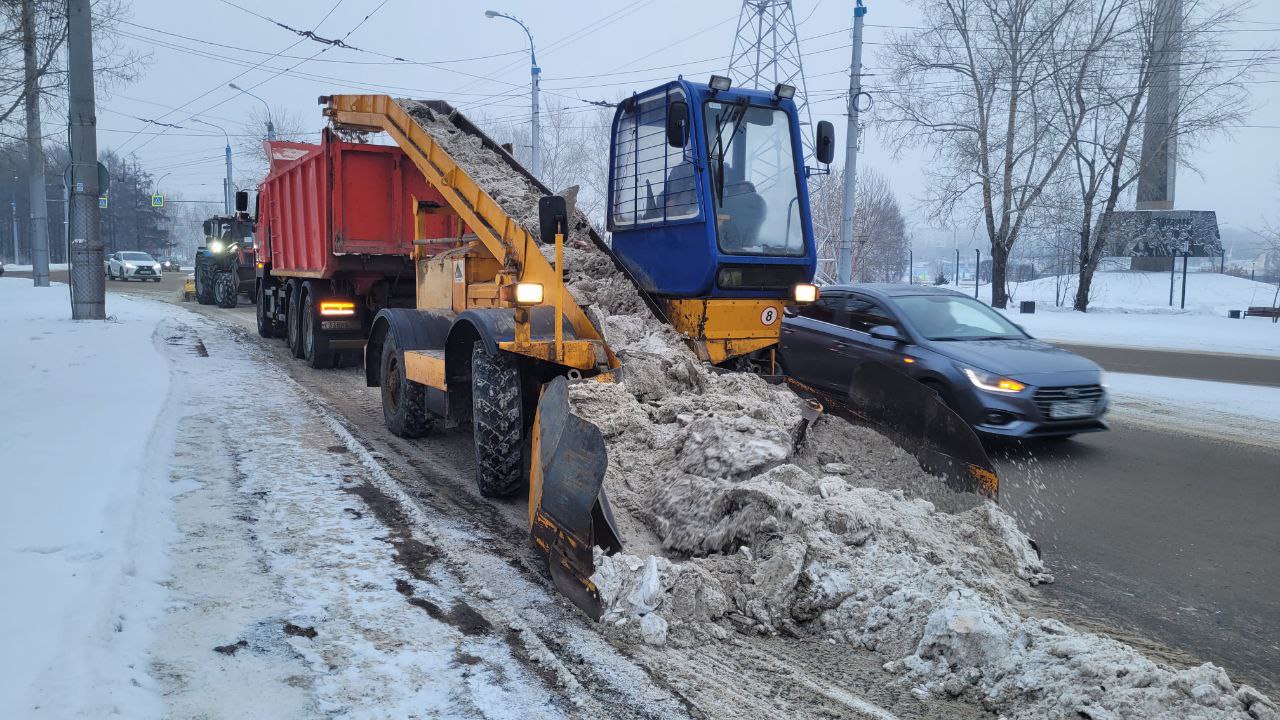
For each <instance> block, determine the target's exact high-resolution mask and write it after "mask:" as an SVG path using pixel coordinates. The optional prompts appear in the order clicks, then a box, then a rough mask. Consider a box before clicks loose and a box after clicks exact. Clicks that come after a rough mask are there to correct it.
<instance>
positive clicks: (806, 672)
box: [0, 286, 1267, 720]
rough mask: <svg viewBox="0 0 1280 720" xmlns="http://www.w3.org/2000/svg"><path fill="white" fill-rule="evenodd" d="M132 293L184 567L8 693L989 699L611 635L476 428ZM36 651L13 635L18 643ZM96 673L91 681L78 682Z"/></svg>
mask: <svg viewBox="0 0 1280 720" xmlns="http://www.w3.org/2000/svg"><path fill="white" fill-rule="evenodd" d="M139 287H141V286H139ZM129 290H130V291H134V292H141V290H137V289H135V288H132V287H130V288H129ZM111 297H112V298H113V299H112V300H110V301H109V302H110V303H111V305H109V307H111V308H112V312H116V309H117V308H131V309H133V310H137V311H139V312H146V311H154V312H161V313H163V314H164V315H165V318H164V319H159V320H157V319H156V318H155V317H152V321H153V322H158V323H160V327H161V332H159V333H157V334H156V336H155V337H156V339H157V342H155V343H153V344H154V347H155V353H156V356H157V358H158V359H159V360H160V361H161V362H162V364H164V365H167V366H168V368H169V374H170V378H171V379H170V387H169V388H168V390H167V393H168V394H167V398H168V401H167V402H165V403H164V404H163V408H162V409H158V410H156V412H162V413H167V414H168V415H167V416H166V418H167V419H166V420H165V423H166V424H170V425H171V426H172V432H171V435H170V436H169V437H167V439H166V438H165V437H161V438H159V439H158V440H153V441H152V444H151V445H149V446H148V447H147V448H139V449H138V450H137V451H136V452H137V453H138V454H139V455H140V456H143V457H145V456H148V454H154V453H169V454H171V456H172V457H173V462H172V464H171V466H170V467H167V468H166V471H165V473H164V474H162V475H156V476H144V478H145V477H151V480H150V482H152V483H153V484H156V485H157V486H158V487H160V488H166V486H167V489H165V490H164V492H163V493H162V494H160V495H159V499H160V500H161V501H163V502H168V503H169V505H170V509H169V511H168V513H167V514H166V513H160V515H159V516H160V518H161V523H160V525H158V526H155V527H152V528H151V531H152V532H151V533H150V534H147V535H143V536H142V537H148V538H153V539H154V538H159V539H160V540H161V541H162V544H163V543H167V544H168V546H169V554H168V563H169V564H168V565H167V566H166V567H167V570H166V569H165V568H160V569H158V570H157V569H150V568H142V569H140V570H135V571H134V572H135V573H137V574H139V575H140V576H141V579H140V580H138V581H133V582H135V584H137V583H143V584H145V583H147V582H151V583H154V582H155V578H157V577H161V576H166V575H165V573H166V572H167V578H168V579H167V580H166V581H165V584H164V586H163V588H164V590H163V592H158V593H157V592H152V594H151V595H146V594H145V593H144V594H143V595H142V596H139V597H136V598H131V600H130V602H131V603H132V604H131V605H128V606H127V608H125V612H123V613H121V612H120V608H118V607H117V605H118V604H119V602H118V600H116V599H115V597H116V593H113V592H106V593H101V592H91V593H88V594H87V595H86V599H88V600H92V601H93V602H88V603H82V605H91V606H94V607H95V608H96V609H98V610H99V612H97V613H96V614H90V613H87V614H85V615H86V617H87V618H88V619H87V620H86V625H87V626H89V627H90V629H92V630H93V633H92V634H91V635H90V636H89V637H90V640H92V641H93V642H95V643H96V644H95V645H93V646H92V647H94V648H95V651H96V652H97V653H98V656H97V657H96V659H97V661H98V662H96V663H93V664H86V663H81V664H80V665H79V667H84V668H95V667H101V666H105V667H116V668H121V669H122V670H121V672H120V673H118V674H116V675H110V676H100V677H95V676H93V673H84V674H81V675H67V674H59V673H58V672H56V670H54V668H56V667H58V663H59V662H68V661H69V660H72V659H73V658H72V655H73V654H74V653H75V652H76V651H77V650H80V649H82V648H83V639H81V638H79V637H76V636H74V634H73V635H71V636H67V637H57V636H56V633H55V634H54V635H52V636H50V637H49V638H48V641H49V642H50V647H51V654H50V655H49V656H48V658H47V659H46V660H45V666H44V668H45V669H42V668H41V667H34V668H33V670H34V671H35V677H36V679H37V680H38V682H33V683H32V684H31V685H30V688H29V689H28V690H27V691H26V692H22V693H17V694H14V695H12V696H10V694H8V693H7V692H6V693H0V698H3V701H0V716H3V717H11V716H12V717H27V716H34V717H42V716H48V717H68V716H75V715H77V714H79V715H82V716H97V715H101V714H104V712H108V711H112V710H115V711H119V712H121V713H123V714H124V715H126V716H129V717H146V716H156V715H164V714H167V715H174V716H189V715H195V714H199V713H200V712H201V711H205V712H207V711H208V709H209V708H210V707H214V708H217V712H216V713H215V716H217V717H266V716H270V717H315V716H331V717H348V716H353V717H415V716H422V717H450V716H456V717H507V716H515V715H519V716H521V717H526V716H527V717H559V716H594V717H610V718H614V717H616V718H631V717H635V718H640V717H645V718H667V717H672V718H675V717H688V716H704V717H717V718H719V717H725V718H746V717H760V716H776V717H850V718H864V717H865V718H877V719H878V720H883V719H884V718H902V719H903V720H908V719H914V718H933V717H948V718H957V719H959V720H963V719H965V718H978V717H989V716H988V715H986V714H985V713H984V712H983V711H982V710H981V709H980V708H978V707H975V706H973V705H967V704H963V703H960V702H956V701H950V700H947V699H945V698H939V697H936V696H927V697H925V698H924V699H920V698H918V697H916V696H915V695H913V694H912V693H911V692H908V690H909V688H904V687H902V686H901V685H895V684H894V683H892V682H890V680H891V676H890V675H889V674H887V673H886V672H885V671H884V670H883V669H882V668H881V665H882V663H883V662H884V661H885V660H886V658H885V657H883V656H880V655H877V654H875V653H868V652H862V651H852V650H851V649H850V648H848V647H846V646H833V645H830V644H828V643H827V642H824V641H822V640H821V639H816V638H788V637H770V636H754V635H751V634H749V633H741V634H732V635H731V636H730V638H729V639H728V640H727V641H726V642H723V643H712V644H698V645H696V646H687V647H686V646H673V645H668V646H665V647H649V646H643V645H635V646H618V645H614V644H611V643H610V642H609V641H606V640H605V639H604V638H603V637H602V635H601V634H600V633H599V631H598V629H597V627H595V626H594V625H593V624H592V623H590V622H589V621H587V620H586V619H585V618H584V617H583V616H582V615H581V614H580V613H579V612H578V611H577V610H576V609H574V608H573V607H572V606H570V605H569V604H568V603H567V602H566V601H565V600H564V599H563V598H561V597H559V596H558V595H557V594H556V593H555V592H554V590H552V589H551V587H550V584H549V582H548V581H547V579H546V577H545V575H544V571H543V569H542V565H541V561H540V559H539V558H537V557H536V556H535V555H534V554H533V552H532V550H531V548H530V547H529V545H528V543H527V539H526V532H527V530H526V529H525V527H524V524H525V518H524V512H525V508H524V506H523V504H522V503H521V502H508V503H494V502H491V501H488V500H484V499H481V498H479V497H478V496H477V494H476V492H475V489H474V486H473V483H472V482H471V472H470V467H471V466H470V463H471V459H470V455H471V452H470V445H469V442H468V439H467V438H465V437H463V436H461V435H458V434H452V433H441V434H438V435H435V436H432V437H430V438H428V439H426V440H423V441H415V442H410V441H405V440H402V439H400V438H396V437H394V436H391V435H389V434H388V433H387V432H386V431H385V429H384V428H383V426H382V421H381V412H380V406H379V400H378V396H377V394H376V391H374V390H370V389H368V388H365V387H363V382H362V379H361V376H360V373H359V372H358V371H356V370H353V369H347V370H339V371H313V370H310V369H308V368H306V367H304V366H303V365H301V364H300V363H297V362H296V361H293V360H292V359H290V358H289V357H288V356H287V353H286V351H285V349H284V347H283V345H282V344H280V343H279V342H278V341H262V340H260V339H259V338H257V337H256V335H254V334H253V333H252V329H251V328H252V326H253V315H252V308H249V307H242V308H240V309H237V310H234V311H222V310H217V309H213V308H202V307H199V306H191V305H184V306H182V307H183V308H189V309H191V310H195V311H197V314H193V313H190V312H186V311H185V310H177V309H174V308H173V307H172V306H164V305H160V304H159V303H153V302H148V301H124V300H121V299H119V296H117V295H113V296H111ZM127 315H128V313H122V314H121V317H127ZM37 322H41V321H40V320H39V319H37ZM46 322H47V321H46ZM266 389H269V392H264V390H266ZM31 391H32V392H36V393H38V392H49V391H50V390H49V388H48V387H47V386H45V387H43V390H42V389H41V386H36V387H34V388H33V389H32V390H31ZM101 423H102V424H103V426H105V427H110V420H109V419H103V420H102V421H101ZM268 428H269V429H271V430H272V432H267V431H266V429H268ZM278 430H279V431H282V432H277V431H278ZM227 438H234V439H235V442H218V440H225V439H227ZM157 442H158V443H160V444H159V445H156V444H155V443H157ZM165 443H169V444H168V445H167V446H166V445H165ZM166 447H167V448H168V449H167V450H166ZM68 462H72V461H70V460H69V461H68ZM1011 474H1012V473H1011ZM92 479H94V480H99V481H100V480H101V479H102V478H101V477H98V476H95V477H94V478H92ZM98 522H100V521H98ZM1093 530H1094V531H1096V530H1097V528H1094V529H1093ZM1099 534H1100V535H1102V536H1105V532H1103V533H1099ZM4 549H5V550H6V551H7V550H8V548H7V547H5V548H4ZM143 557H145V555H144V556H143ZM8 558H9V556H6V561H8ZM77 562H86V561H85V560H78V561H77ZM87 562H89V563H93V562H95V561H94V560H93V559H90V560H88V561H87ZM125 577H130V575H128V573H125ZM1088 579H1089V578H1088V573H1087V572H1085V573H1084V574H1083V575H1082V581H1081V583H1080V585H1081V586H1082V587H1087V586H1088V582H1087V581H1088ZM123 587H128V585H127V584H126V585H123ZM1264 589H1265V588H1264ZM1205 592H1207V593H1212V592H1213V588H1211V587H1207V588H1206V590H1205ZM99 596H102V597H99ZM23 599H24V601H29V603H30V604H31V606H32V607H35V606H38V604H39V603H40V602H41V600H42V599H43V598H42V596H41V595H40V593H39V592H33V593H29V594H27V595H24V597H23ZM57 607H60V606H57V605H53V604H51V609H50V611H49V612H50V613H56V612H58V610H57ZM1071 607H1072V609H1073V610H1075V611H1076V612H1079V613H1087V612H1088V610H1089V608H1088V607H1087V606H1083V605H1081V606H1071ZM1162 609H1163V606H1162ZM1138 612H1140V609H1139V610H1138ZM20 614H21V613H15V614H14V615H10V616H9V617H10V618H13V617H18V616H20ZM55 617H56V616H55ZM117 617H118V618H119V619H120V622H119V624H118V627H119V630H117V629H116V627H117V625H116V624H115V623H113V622H111V620H112V619H114V618H117ZM103 618H105V619H106V620H105V621H104V620H103ZM1113 624H1122V625H1123V624H1124V623H1113ZM58 625H59V623H57V622H56V621H52V622H50V623H48V624H47V625H46V627H44V628H41V630H56V629H57V627H58ZM16 629H17V626H16V625H15V626H14V627H13V628H10V627H8V626H6V628H5V631H6V632H16ZM1139 629H1140V630H1145V628H1139ZM118 636H119V637H123V638H125V639H127V642H124V643H122V642H121V640H120V639H119V637H118ZM16 637H19V638H20V639H21V637H22V636H21V635H16ZM1183 637H1184V638H1190V640H1192V641H1194V640H1195V638H1194V637H1192V636H1190V635H1185V634H1184V636H1183ZM1140 644H1144V645H1146V646H1148V647H1152V648H1153V649H1154V650H1155V651H1156V652H1157V654H1161V653H1162V652H1163V651H1161V649H1160V648H1158V647H1156V646H1154V645H1152V644H1151V643H1149V642H1145V641H1144V642H1143V643H1140ZM1192 649H1193V650H1196V651H1197V653H1198V654H1205V653H1200V652H1199V648H1196V647H1194V643H1193V647H1192ZM29 656H30V655H29V653H27V652H26V647H25V646H23V645H22V644H16V645H15V644H11V645H10V647H8V648H4V649H3V650H0V667H5V668H9V667H17V666H20V662H21V661H20V660H19V659H20V658H21V659H22V660H25V658H27V657H29ZM1165 656H1166V657H1168V656H1170V655H1169V654H1168V653H1165ZM1266 657H1267V656H1264V660H1265V659H1266ZM1233 659H1238V658H1231V657H1228V658H1226V661H1225V662H1224V664H1226V665H1227V666H1228V667H1229V668H1231V669H1232V670H1233V671H1236V670H1238V669H1241V668H1243V669H1244V670H1245V672H1244V674H1245V676H1246V677H1248V676H1249V675H1251V673H1250V672H1249V669H1250V668H1251V667H1253V666H1252V665H1250V664H1247V663H1241V662H1236V663H1234V664H1233V662H1232V660H1233ZM104 661H105V662H104ZM28 665H30V663H28ZM69 666H70V667H72V668H74V667H77V666H76V665H75V664H74V663H73V662H72V663H70V665H69ZM99 674H100V673H99ZM10 677H11V678H12V677H18V681H19V682H26V681H25V680H23V679H22V678H23V676H21V675H19V674H11V675H10ZM370 678H373V680H372V681H371V680H370ZM129 679H132V680H134V681H136V684H129V683H128V680H129ZM1262 679H1263V680H1264V681H1265V679H1266V678H1262ZM86 683H87V687H89V688H90V692H89V693H88V694H87V695H85V694H84V693H78V694H77V693H68V692H66V690H67V689H68V688H75V687H80V686H84V685H85V684H86ZM13 687H18V686H16V685H15V686H13ZM6 689H7V688H6ZM11 699H12V701H17V702H19V703H25V704H19V705H16V706H10V705H7V704H5V703H8V702H11ZM264 699H265V700H264ZM37 706H39V709H38V710H37V709H36V708H37ZM15 709H16V710H17V711H16V712H10V710H15Z"/></svg>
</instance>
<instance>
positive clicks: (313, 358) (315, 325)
mask: <svg viewBox="0 0 1280 720" xmlns="http://www.w3.org/2000/svg"><path fill="white" fill-rule="evenodd" d="M298 321H299V326H300V328H301V332H302V357H303V359H304V360H306V361H307V364H308V365H310V366H311V367H313V368H315V369H316V370H327V369H328V368H331V367H333V354H332V353H330V352H329V351H328V350H327V349H325V350H320V349H318V348H317V344H320V345H322V346H324V347H325V348H327V347H328V345H329V343H328V342H327V341H326V340H325V338H324V331H323V330H321V329H320V317H319V316H318V315H316V306H315V293H307V299H306V300H305V301H304V302H303V304H302V316H301V317H299V318H298Z"/></svg>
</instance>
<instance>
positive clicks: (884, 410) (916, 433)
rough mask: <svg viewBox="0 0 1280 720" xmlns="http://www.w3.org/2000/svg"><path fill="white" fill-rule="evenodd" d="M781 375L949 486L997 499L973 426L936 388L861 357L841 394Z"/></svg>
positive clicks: (807, 396)
mask: <svg viewBox="0 0 1280 720" xmlns="http://www.w3.org/2000/svg"><path fill="white" fill-rule="evenodd" d="M783 380H784V381H785V382H786V383H787V385H788V386H789V387H790V388H791V389H792V391H794V392H795V393H796V394H797V395H799V396H800V397H802V398H805V399H806V400H811V401H816V402H818V403H820V404H821V405H822V406H823V410H824V411H825V412H828V413H831V414H833V415H837V416H840V417H843V418H845V419H846V420H850V421H853V422H860V423H863V424H867V425H870V426H872V427H874V428H875V429H876V430H878V431H880V432H882V433H884V434H885V435H886V436H888V437H889V439H891V440H893V442H894V443H895V444H897V445H898V447H901V448H902V449H903V450H905V451H907V452H908V453H910V454H911V455H912V456H914V457H915V458H916V461H917V462H919V463H920V467H922V468H924V470H925V471H926V472H929V473H932V474H934V475H938V476H939V477H941V478H942V479H943V481H944V482H945V483H946V484H947V486H948V487H950V488H952V489H953V490H957V491H960V492H971V493H976V494H978V495H981V496H984V497H988V498H990V499H992V500H997V501H998V500H999V496H1000V480H999V477H998V476H997V475H996V471H995V467H993V466H992V464H991V458H989V457H988V456H987V452H986V450H985V449H983V447H982V442H981V441H980V440H979V439H978V436H977V435H976V434H974V432H973V429H972V428H970V427H969V425H968V423H966V422H965V421H964V420H963V419H961V418H960V416H959V415H956V414H955V412H953V411H952V410H951V408H949V407H947V405H946V403H944V402H942V399H941V398H939V397H938V394H937V393H935V392H934V391H933V390H931V389H929V388H928V387H926V386H924V385H922V384H921V383H919V382H917V381H916V380H914V379H912V378H911V377H909V376H907V375H906V374H904V373H902V372H899V371H897V370H894V369H893V368H891V367H889V366H887V365H885V364H883V363H878V362H864V363H861V364H860V365H858V367H857V368H856V369H855V370H854V373H853V379H852V381H851V382H850V384H849V393H848V395H846V396H845V397H843V398H837V397H834V396H832V395H831V394H830V393H827V392H823V391H821V390H818V389H816V388H813V387H811V386H809V385H806V384H804V383H802V382H800V381H798V380H795V379H793V378H789V377H788V378H783Z"/></svg>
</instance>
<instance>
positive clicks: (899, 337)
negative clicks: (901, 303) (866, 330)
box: [870, 325, 907, 343]
mask: <svg viewBox="0 0 1280 720" xmlns="http://www.w3.org/2000/svg"><path fill="white" fill-rule="evenodd" d="M870 332H871V337H873V338H875V339H877V340H888V341H889V342H896V343H904V342H906V341H907V338H906V337H905V336H903V334H902V331H900V330H898V328H896V327H894V326H892V325H876V326H875V327H873V328H871V330H870Z"/></svg>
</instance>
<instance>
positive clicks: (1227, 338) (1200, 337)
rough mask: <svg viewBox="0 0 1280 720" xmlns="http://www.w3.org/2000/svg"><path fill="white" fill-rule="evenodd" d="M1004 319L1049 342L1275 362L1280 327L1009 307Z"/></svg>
mask: <svg viewBox="0 0 1280 720" xmlns="http://www.w3.org/2000/svg"><path fill="white" fill-rule="evenodd" d="M1005 315H1006V316H1007V317H1008V318H1009V319H1010V320H1012V321H1014V322H1016V323H1018V324H1019V325H1021V326H1022V327H1024V328H1026V330H1027V332H1029V333H1031V334H1032V335H1034V336H1036V337H1038V338H1040V339H1042V340H1047V341H1050V342H1061V343H1074V344H1079V345H1101V346H1104V347H1124V348H1139V349H1145V350H1188V351H1192V352H1209V353H1225V354H1231V355H1258V356H1264V357H1275V358H1280V324H1277V323H1273V322H1271V320H1270V319H1268V318H1259V317H1250V318H1244V319H1241V320H1232V319H1230V318H1227V317H1225V316H1224V317H1218V316H1214V315H1197V314H1191V313H1185V314H1167V313H1139V312H1120V311H1116V312H1110V311H1106V310H1097V311H1090V312H1088V313H1078V312H1073V311H1070V310H1045V309H1044V308H1038V309H1037V310H1036V312H1035V313H1032V314H1028V315H1023V314H1020V313H1019V312H1018V311H1017V310H1016V309H1014V310H1009V311H1006V312H1005Z"/></svg>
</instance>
